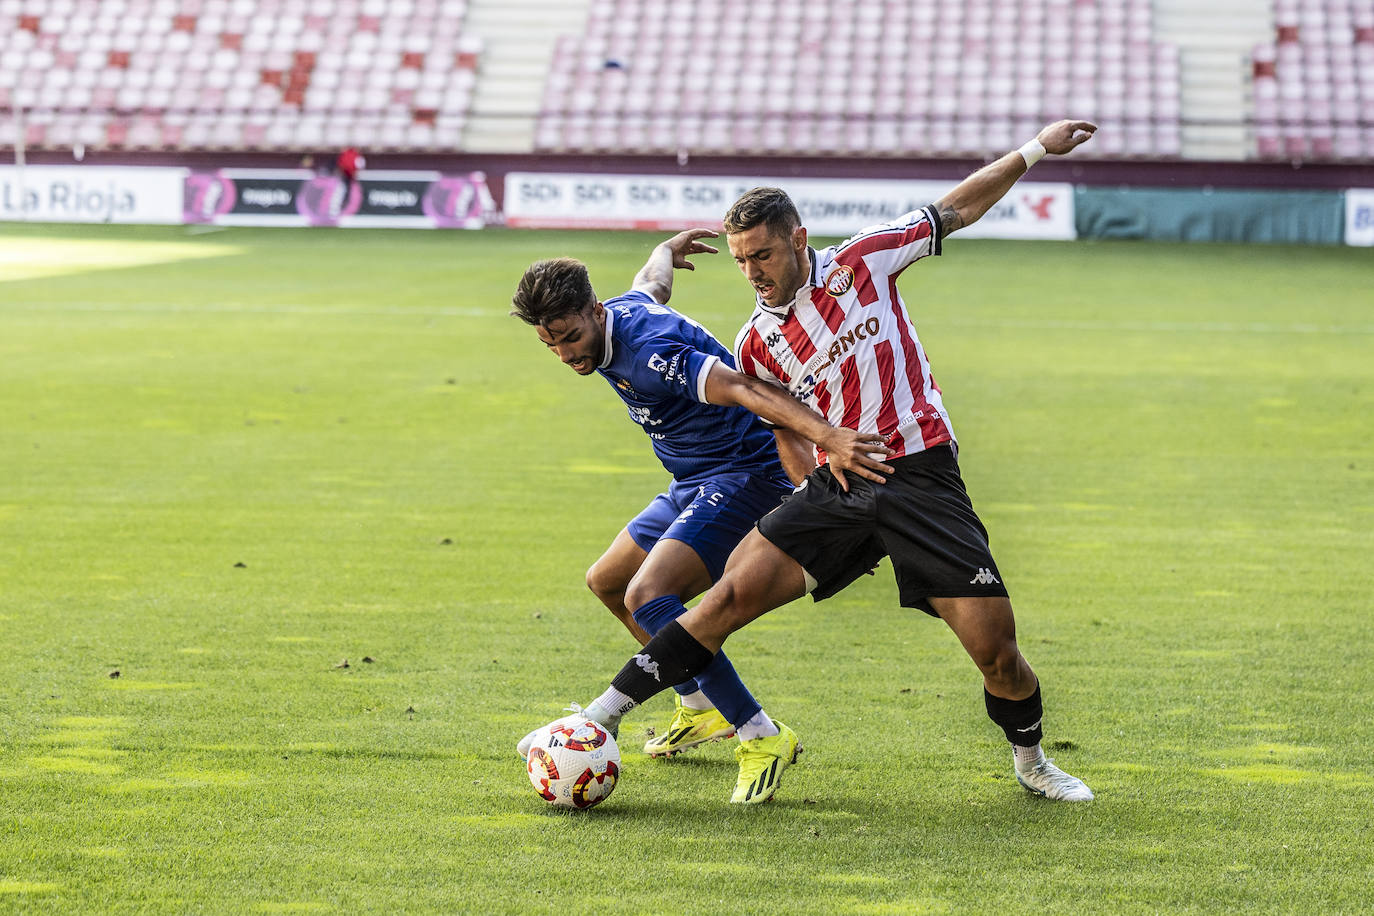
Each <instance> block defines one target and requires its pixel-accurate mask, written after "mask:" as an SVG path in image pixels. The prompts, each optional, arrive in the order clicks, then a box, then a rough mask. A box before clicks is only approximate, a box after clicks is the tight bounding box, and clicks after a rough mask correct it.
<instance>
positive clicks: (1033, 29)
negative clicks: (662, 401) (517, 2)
mask: <svg viewBox="0 0 1374 916" xmlns="http://www.w3.org/2000/svg"><path fill="white" fill-rule="evenodd" d="M1151 16H1152V13H1151V6H1150V2H1149V0H1024V2H1019V3H1014V4H1011V3H994V2H992V0H969V2H965V3H944V2H938V0H867V2H857V3H849V4H798V3H795V2H792V0H753V2H751V3H750V4H748V5H747V6H740V5H737V4H729V3H727V2H726V0H699V2H696V3H692V4H678V3H671V2H669V0H607V2H605V3H602V4H598V5H596V6H595V7H594V8H593V10H592V14H591V16H590V18H589V21H588V23H587V27H586V29H585V31H584V32H583V33H582V34H578V35H567V36H563V38H562V40H561V41H560V43H559V45H558V46H557V49H556V51H555V54H554V59H553V61H552V67H551V70H550V74H549V78H548V82H547V84H546V89H545V95H544V100H543V106H542V113H541V114H540V117H539V121H538V125H537V130H536V136H535V145H536V148H538V149H541V150H548V151H563V152H572V151H580V152H585V151H616V150H651V151H662V152H670V151H677V150H686V151H689V152H710V153H765V154H766V153H788V154H800V155H812V154H814V155H842V154H845V153H855V152H861V151H870V152H878V153H886V154H891V155H910V154H919V155H951V156H956V155H984V154H987V153H992V152H996V151H1001V150H1005V149H1007V148H1008V147H1009V146H1013V145H1015V144H1016V143H1019V142H1020V140H1022V139H1024V137H1025V136H1027V135H1030V134H1033V133H1034V131H1035V129H1036V128H1038V127H1039V126H1040V125H1041V124H1043V123H1044V122H1045V121H1047V120H1053V119H1056V118H1060V117H1068V116H1075V117H1086V118H1090V119H1094V120H1096V121H1098V123H1099V124H1101V125H1103V126H1104V127H1108V128H1112V129H1109V130H1104V131H1103V134H1102V142H1101V143H1100V144H1095V145H1093V146H1091V147H1085V148H1084V153H1085V154H1087V153H1088V151H1089V150H1091V151H1092V154H1095V155H1102V156H1114V157H1120V156H1143V157H1158V156H1166V157H1167V156H1176V155H1178V154H1179V138H1180V110H1179V56H1178V51H1177V49H1176V48H1175V47H1173V46H1171V45H1167V44H1162V43H1159V42H1156V41H1154V40H1153V39H1152V38H1151Z"/></svg>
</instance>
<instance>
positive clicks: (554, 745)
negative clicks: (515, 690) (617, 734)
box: [525, 717, 620, 809]
mask: <svg viewBox="0 0 1374 916" xmlns="http://www.w3.org/2000/svg"><path fill="white" fill-rule="evenodd" d="M570 719H571V721H569V720H570ZM525 769H526V771H527V772H528V773H529V777H530V784H531V785H533V786H534V791H536V792H538V793H539V797H540V798H542V799H544V801H546V802H548V803H549V804H551V805H556V806H558V807H560V808H579V809H580V808H590V807H592V806H594V805H596V804H598V803H599V802H601V801H603V800H605V798H606V796H608V795H610V794H611V792H612V791H613V790H614V789H615V784H616V781H617V780H618V779H619V778H620V748H619V747H617V746H616V743H615V739H614V738H612V737H611V733H610V732H608V731H607V730H606V729H605V728H604V727H603V726H601V725H598V724H597V723H595V722H593V721H592V720H591V719H587V718H580V719H579V718H573V717H564V718H562V719H559V720H558V721H556V722H551V723H550V724H548V725H546V726H544V727H543V728H541V729H539V730H538V732H536V733H535V737H534V743H533V744H531V745H530V749H529V753H528V754H527V756H526V757H525Z"/></svg>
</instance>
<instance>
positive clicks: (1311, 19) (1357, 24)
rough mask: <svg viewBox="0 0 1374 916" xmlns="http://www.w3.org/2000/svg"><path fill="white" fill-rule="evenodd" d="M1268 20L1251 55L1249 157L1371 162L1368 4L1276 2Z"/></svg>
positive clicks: (1372, 45)
mask: <svg viewBox="0 0 1374 916" xmlns="http://www.w3.org/2000/svg"><path fill="white" fill-rule="evenodd" d="M1274 23H1275V35H1274V39H1275V40H1274V41H1273V42H1272V43H1266V44H1262V45H1259V46H1257V47H1256V48H1255V49H1254V51H1253V53H1252V54H1251V70H1252V82H1251V86H1252V90H1253V101H1254V112H1255V114H1254V123H1255V145H1254V150H1255V154H1256V155H1258V156H1259V157H1260V158H1263V159H1293V160H1319V159H1368V158H1371V157H1374V5H1371V4H1370V3H1369V2H1367V0H1278V2H1277V3H1276V4H1275V10H1274Z"/></svg>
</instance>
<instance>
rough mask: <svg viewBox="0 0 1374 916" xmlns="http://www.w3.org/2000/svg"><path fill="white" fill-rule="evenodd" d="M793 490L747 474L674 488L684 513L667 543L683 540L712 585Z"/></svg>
mask: <svg viewBox="0 0 1374 916" xmlns="http://www.w3.org/2000/svg"><path fill="white" fill-rule="evenodd" d="M791 489H792V488H791V485H790V484H788V483H786V482H785V481H784V480H783V479H781V478H779V479H777V480H774V479H770V478H767V477H759V476H756V475H749V474H723V475H720V476H719V477H714V478H710V479H708V480H704V481H701V482H697V483H694V484H690V485H675V486H674V487H673V490H671V491H670V493H672V494H673V495H679V494H680V498H679V499H678V503H679V505H680V506H681V511H680V512H679V513H678V516H677V518H676V519H674V520H673V523H672V524H671V525H669V526H668V527H667V529H666V530H665V531H664V532H663V538H662V539H663V540H669V539H671V540H676V541H681V542H682V543H684V544H686V545H687V546H689V547H691V548H692V550H693V551H694V552H695V553H696V554H697V556H699V557H700V558H701V561H702V562H703V563H704V564H705V565H706V571H707V573H708V575H709V579H708V583H707V584H709V583H710V582H714V581H716V580H717V579H719V578H720V577H721V575H722V574H723V573H724V572H725V564H726V561H727V560H728V559H729V557H730V554H731V552H732V551H733V550H734V549H735V547H736V546H737V545H738V544H739V542H740V541H741V540H743V539H744V536H745V535H747V534H748V533H749V532H750V531H753V530H754V525H755V524H756V523H757V522H758V520H759V519H760V518H761V517H762V516H764V515H766V514H767V513H768V512H769V511H770V510H772V509H774V508H775V507H776V506H777V505H778V503H779V502H781V501H782V498H783V496H785V495H786V494H788V493H790V492H791Z"/></svg>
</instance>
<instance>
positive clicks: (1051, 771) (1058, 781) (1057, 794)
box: [1016, 754, 1093, 801]
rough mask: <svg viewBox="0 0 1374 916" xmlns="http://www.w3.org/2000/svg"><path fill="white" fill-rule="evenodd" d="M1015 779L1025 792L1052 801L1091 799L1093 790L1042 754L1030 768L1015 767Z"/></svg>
mask: <svg viewBox="0 0 1374 916" xmlns="http://www.w3.org/2000/svg"><path fill="white" fill-rule="evenodd" d="M1016 781H1017V782H1019V783H1021V785H1022V786H1024V787H1025V789H1026V791H1027V792H1033V793H1034V794H1036V795H1042V796H1044V797H1045V798H1048V799H1052V800H1053V801H1092V800H1093V790H1092V789H1089V788H1088V786H1087V784H1086V783H1084V782H1083V780H1081V779H1079V778H1078V777H1077V776H1070V775H1069V774H1068V773H1065V772H1064V771H1063V770H1061V769H1059V767H1057V766H1055V765H1054V760H1053V759H1051V758H1049V757H1046V756H1044V755H1043V754H1042V755H1041V757H1040V762H1039V763H1037V764H1035V765H1034V766H1032V767H1031V768H1030V769H1027V770H1024V771H1023V770H1021V769H1020V768H1019V767H1017V768H1016Z"/></svg>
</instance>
